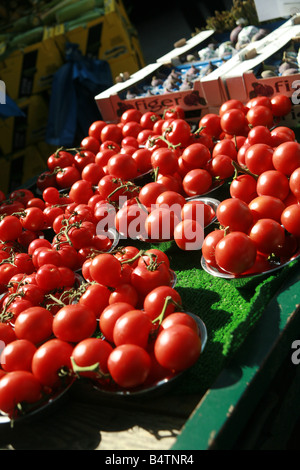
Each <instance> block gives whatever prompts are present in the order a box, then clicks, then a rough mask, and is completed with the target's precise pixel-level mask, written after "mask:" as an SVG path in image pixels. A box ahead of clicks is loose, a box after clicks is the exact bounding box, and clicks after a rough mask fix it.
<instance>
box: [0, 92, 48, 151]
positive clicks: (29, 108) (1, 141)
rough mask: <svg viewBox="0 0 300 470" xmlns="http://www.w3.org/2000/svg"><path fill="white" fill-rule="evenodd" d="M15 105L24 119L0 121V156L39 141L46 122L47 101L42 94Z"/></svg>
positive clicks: (10, 118)
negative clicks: (21, 112)
mask: <svg viewBox="0 0 300 470" xmlns="http://www.w3.org/2000/svg"><path fill="white" fill-rule="evenodd" d="M16 104H17V105H18V106H19V108H20V109H21V110H22V111H23V112H24V114H25V117H23V116H18V117H14V116H12V117H9V118H6V119H0V155H8V154H11V153H13V152H16V151H18V150H20V149H22V148H24V147H26V146H27V145H30V144H33V143H35V142H39V141H41V140H42V139H43V138H44V137H45V134H46V128H47V122H48V110H49V107H48V99H47V96H45V95H44V94H42V93H41V94H36V95H32V96H30V97H29V98H22V99H19V100H17V101H16Z"/></svg>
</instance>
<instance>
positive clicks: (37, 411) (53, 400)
mask: <svg viewBox="0 0 300 470" xmlns="http://www.w3.org/2000/svg"><path fill="white" fill-rule="evenodd" d="M74 382H75V379H72V380H70V382H69V383H68V384H67V385H66V386H65V387H63V388H61V389H60V390H58V391H57V392H56V393H54V394H53V395H51V396H49V397H47V398H45V399H43V400H42V401H41V402H39V403H33V404H31V405H28V406H27V407H26V411H25V412H24V414H20V415H19V416H15V417H13V418H11V417H10V416H9V415H8V414H6V413H3V412H2V411H0V425H7V424H9V425H12V423H13V424H18V423H19V422H22V423H23V422H24V421H28V420H33V419H37V418H40V417H42V416H46V415H47V414H48V413H53V411H54V410H56V408H58V407H59V406H61V405H62V404H63V403H65V401H66V400H67V398H68V392H69V390H70V388H71V387H72V385H73V384H74Z"/></svg>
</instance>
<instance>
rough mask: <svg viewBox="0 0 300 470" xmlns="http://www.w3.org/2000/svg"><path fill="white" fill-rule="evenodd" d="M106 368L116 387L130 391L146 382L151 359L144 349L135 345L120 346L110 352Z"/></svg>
mask: <svg viewBox="0 0 300 470" xmlns="http://www.w3.org/2000/svg"><path fill="white" fill-rule="evenodd" d="M107 366H108V370H109V372H110V374H111V376H112V379H113V380H114V382H115V383H116V384H117V385H119V386H120V387H122V388H129V389H131V388H133V387H137V386H138V385H141V384H143V383H144V382H145V381H146V379H147V377H148V375H149V372H150V367H151V359H150V356H149V354H148V353H147V352H146V351H145V349H144V348H141V347H140V346H138V345H136V344H122V345H120V346H118V347H116V348H115V349H114V350H113V351H112V353H111V354H110V356H109V358H108V361H107Z"/></svg>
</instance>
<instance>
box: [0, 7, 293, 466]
mask: <svg viewBox="0 0 300 470" xmlns="http://www.w3.org/2000/svg"><path fill="white" fill-rule="evenodd" d="M237 3H238V2H237ZM98 7H99V5H98V6H97V8H98ZM106 7H108V5H106ZM251 11H253V10H251ZM111 14H113V13H112V12H111ZM119 14H121V15H122V17H123V18H125V19H126V21H127V16H126V15H125V12H124V11H123V9H122V5H121V2H120V5H119V2H116V4H115V3H114V15H119ZM108 15H109V12H108V10H106V14H105V15H104V16H101V22H104V23H105V22H106V21H107V22H108V23H109V16H108ZM40 18H43V15H42V16H40ZM244 21H245V18H244ZM239 26H240V28H239V32H237V31H235V33H236V36H235V39H234V38H233V36H232V35H231V36H230V35H229V34H227V33H228V31H227V32H225V35H224V34H221V33H220V32H219V31H217V30H214V29H210V28H207V29H206V30H204V31H201V32H198V33H197V34H195V35H194V36H193V37H192V38H191V39H189V40H188V41H183V43H181V44H177V45H176V47H174V50H172V51H171V52H170V53H169V54H167V55H165V56H162V57H160V58H158V60H157V62H156V63H154V64H149V65H148V66H145V67H140V66H139V67H138V70H137V71H133V72H132V73H129V74H128V76H127V75H126V76H125V75H124V74H122V73H121V74H120V75H119V76H118V80H117V83H116V84H115V85H112V86H111V87H108V88H106V89H104V90H102V89H101V88H102V87H103V82H102V84H99V83H97V84H96V83H95V82H94V81H93V77H94V76H95V74H94V72H95V68H93V69H92V70H91V69H90V68H89V67H90V64H88V63H87V61H86V57H85V55H84V54H85V52H82V51H81V52H80V54H79V56H78V55H77V53H78V50H77V47H75V49H73V48H69V49H68V51H70V49H71V50H72V53H74V54H75V57H76V59H75V60H73V58H74V56H73V55H72V56H71V57H72V59H71V61H70V63H65V64H64V65H63V66H62V68H60V70H59V71H58V72H56V73H61V74H62V75H59V76H60V77H62V76H64V73H66V74H67V73H73V74H74V73H76V77H80V80H83V81H84V79H83V76H84V73H83V74H82V75H81V74H80V72H82V70H83V71H84V72H86V71H87V70H89V72H91V73H90V74H89V75H88V78H89V79H90V82H91V83H92V84H93V85H94V86H95V85H96V86H98V87H100V89H99V91H100V92H99V93H97V94H95V96H94V100H95V103H94V104H95V105H96V106H97V112H98V113H99V114H98V115H97V118H95V119H92V122H89V125H88V130H87V132H86V134H85V135H84V136H81V135H80V134H78V133H77V132H76V122H77V117H78V114H77V109H76V106H75V107H74V108H73V111H72V113H69V117H70V121H68V123H67V124H68V125H65V126H64V124H66V120H65V119H63V120H62V121H64V122H63V123H62V124H61V127H58V126H57V125H55V124H57V121H58V119H55V118H54V115H55V114H54V112H55V111H56V112H57V111H59V109H60V108H59V107H58V106H57V103H58V102H59V97H62V96H63V95H64V93H65V95H64V96H66V99H67V96H68V98H69V97H72V96H73V98H74V99H73V103H74V102H75V103H77V100H76V98H78V95H76V92H75V88H74V89H73V88H72V87H71V86H70V87H69V90H67V88H64V91H63V92H62V90H59V89H58V88H57V87H56V88H54V85H56V86H57V84H58V83H62V81H61V80H62V78H60V80H57V81H55V77H56V78H57V75H56V74H55V75H54V79H53V81H52V88H51V93H50V97H51V99H52V100H51V99H50V108H49V109H50V121H51V122H50V127H48V133H47V139H46V140H47V143H44V142H43V141H42V143H43V145H42V143H41V142H40V141H39V138H37V140H36V141H35V142H32V141H30V140H28V139H29V138H28V137H27V136H25V137H24V138H25V140H23V146H24V144H25V146H27V145H33V144H34V146H37V148H38V149H39V152H37V153H36V154H34V152H33V151H32V150H31V153H30V152H29V153H26V154H25V156H24V157H23V153H22V152H23V151H21V150H20V151H19V154H14V156H13V157H11V148H8V149H7V150H6V149H5V147H4V145H3V153H4V156H3V158H4V159H5V160H6V161H7V162H8V170H7V173H6V176H5V180H6V183H8V186H7V189H5V190H2V191H1V193H0V196H1V201H0V216H1V218H0V240H1V249H0V255H1V262H0V288H1V314H0V316H1V322H0V341H1V342H2V343H1V344H2V346H3V348H2V350H1V356H0V362H1V369H0V373H1V375H0V447H1V448H3V449H5V448H7V449H9V448H14V449H45V450H46V449H51V450H54V449H68V450H87V449H89V450H90V449H97V450H103V451H119V450H132V451H133V450H148V451H151V450H152V451H156V450H159V451H162V455H161V457H160V461H159V462H160V463H169V462H166V461H165V460H164V459H166V458H167V457H166V456H167V454H168V455H169V453H168V452H166V451H174V452H175V451H177V450H180V451H193V450H194V451H195V450H208V449H211V450H215V449H248V448H250V449H273V448H280V447H283V448H288V447H289V446H290V445H292V443H291V441H290V436H291V434H292V432H293V430H294V428H296V426H297V421H298V417H299V411H300V410H299V406H298V405H297V400H296V399H295V397H296V391H297V386H298V383H299V377H298V376H299V373H298V372H297V365H298V362H299V361H298V354H297V350H298V347H299V344H298V336H297V335H298V327H299V312H298V306H299V295H300V294H299V282H300V281H299V236H300V227H299V220H300V218H299V202H298V201H299V194H300V183H299V181H300V180H299V177H300V176H299V175H300V173H299V168H300V144H299V142H298V133H299V129H298V127H299V124H298V119H297V106H298V103H297V102H296V101H295V90H296V91H297V86H294V84H295V83H297V79H298V77H299V74H298V68H297V67H296V64H297V63H298V62H297V60H298V38H299V36H300V28H299V16H298V15H297V14H296V15H291V16H290V17H289V18H282V19H280V20H279V21H278V20H277V21H271V22H270V23H267V25H265V24H264V26H265V27H264V30H263V32H262V28H260V27H259V26H260V25H253V24H251V25H249V24H245V23H242V24H240V25H239ZM89 28H90V26H89ZM89 28H88V30H89ZM85 32H86V31H85ZM240 33H242V34H241V36H239V34H240ZM53 37H54V41H55V43H56V46H57V47H58V49H59V50H60V51H62V49H61V45H62V44H63V46H65V41H66V39H65V36H64V35H63V36H61V35H58V36H57V37H56V35H54V36H53ZM239 38H240V39H239ZM60 41H61V42H60ZM127 45H128V47H129V43H128V44H127ZM287 55H289V59H290V60H293V64H294V66H293V69H292V70H293V71H292V72H291V69H290V72H289V74H286V75H283V73H284V72H283V71H282V70H283V69H281V71H279V67H280V65H282V60H283V59H284V61H285V60H286V57H287ZM78 57H79V59H80V66H79V65H78V64H79V60H78V63H77V59H78ZM99 57H103V52H102V53H101V54H100V55H99ZM199 59H200V60H199ZM83 64H84V65H85V66H86V68H84V67H83ZM109 64H110V66H112V65H111V62H110V61H109ZM97 65H99V63H98V62H97ZM101 65H103V64H101ZM95 66H96V64H95V62H93V67H95ZM267 66H268V70H269V71H272V76H271V75H270V76H266V75H265V74H263V73H262V72H265V71H266V69H267ZM73 67H74V68H73ZM121 67H122V65H121ZM74 70H75V71H76V72H74ZM97 70H98V69H97ZM65 71H66V72H65ZM0 72H1V69H0ZM92 72H93V73H92ZM121 72H122V69H121ZM123 72H124V70H123ZM96 75H97V74H96ZM0 76H1V75H0ZM80 80H79V84H80V83H81V81H80ZM253 80H257V82H253ZM279 82H281V83H283V85H284V86H278V83H279ZM253 84H257V86H256V87H254V85H253ZM276 84H277V85H276ZM76 85H77V86H78V82H76ZM250 87H252V88H250ZM91 89H93V90H94V88H93V87H91ZM54 90H55V92H54ZM266 90H267V91H268V93H267V92H266ZM270 90H271V91H270ZM253 91H255V93H253ZM74 93H75V94H74ZM32 96H33V97H34V98H40V94H36V93H34V94H33V95H32ZM30 99H31V98H30ZM70 102H71V101H70ZM17 103H18V104H19V105H20V102H19V101H17ZM22 103H23V101H22ZM68 103H69V102H68ZM22 106H23V105H22ZM22 106H21V105H20V109H21V110H23V112H24V110H26V108H25V105H24V107H22ZM39 109H40V106H39ZM94 109H95V108H94ZM46 114H47V113H46ZM79 115H80V113H79ZM33 116H34V117H36V116H35V115H34V113H33ZM91 116H92V115H89V117H90V118H91ZM12 119H15V117H12ZM36 121H37V123H36V125H37V126H38V125H39V124H40V120H39V119H37V120H36ZM7 124H8V123H7V122H4V123H3V131H2V132H3V143H6V144H7V143H8V142H5V138H4V136H5V129H6V130H7V128H8V127H7ZM77 124H78V122H77ZM13 127H14V124H13V123H10V128H11V129H13ZM0 131H1V128H0ZM58 131H60V132H58ZM12 134H13V131H12ZM6 135H7V136H8V134H6ZM10 135H11V134H10ZM26 139H27V140H26ZM78 139H79V140H78ZM10 141H11V137H10ZM1 142H2V140H1ZM72 144H74V145H72ZM26 148H27V147H26ZM30 148H31V147H30ZM20 152H21V154H20ZM40 154H42V155H43V157H42V159H43V162H42V163H41V169H40V171H39V169H38V165H37V164H38V162H40V159H39V158H38V157H39V156H40ZM32 155H35V157H34V158H32ZM10 157H11V158H10ZM18 158H19V159H21V160H22V165H23V170H22V173H23V176H22V181H19V183H23V184H18V187H11V186H10V185H9V181H13V180H12V179H11V178H10V175H13V174H14V169H13V168H14V167H13V162H14V161H15V160H17V159H18ZM27 161H28V162H31V164H32V167H31V168H33V163H34V165H35V166H34V173H35V176H34V177H33V178H30V176H32V175H31V174H30V172H29V173H26V172H25V168H26V166H25V163H26V162H27ZM274 414H276V416H275V417H274ZM28 429H30V432H29V431H28ZM185 454H186V458H191V459H192V460H191V463H194V460H193V458H194V459H197V458H198V455H193V453H192V452H190V453H188V452H186V453H185ZM109 458H112V459H115V458H116V457H115V454H114V453H113V454H109ZM153 458H154V457H153ZM109 463H121V462H119V461H118V462H116V461H111V462H109ZM151 463H153V462H151Z"/></svg>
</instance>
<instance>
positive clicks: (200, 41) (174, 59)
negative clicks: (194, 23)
mask: <svg viewBox="0 0 300 470" xmlns="http://www.w3.org/2000/svg"><path fill="white" fill-rule="evenodd" d="M213 34H214V30H213V29H207V30H204V31H201V32H200V33H198V34H196V35H195V36H193V37H191V38H190V39H188V40H187V41H186V42H185V44H183V45H182V46H180V47H174V49H173V50H172V51H170V52H168V53H167V54H164V55H163V56H161V57H159V58H158V59H157V62H158V63H159V64H166V63H173V64H174V65H175V64H177V63H178V58H179V59H182V60H184V57H185V56H186V54H188V53H191V52H193V51H194V50H195V49H199V48H201V47H204V44H206V43H207V40H208V39H210V38H212V36H213Z"/></svg>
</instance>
